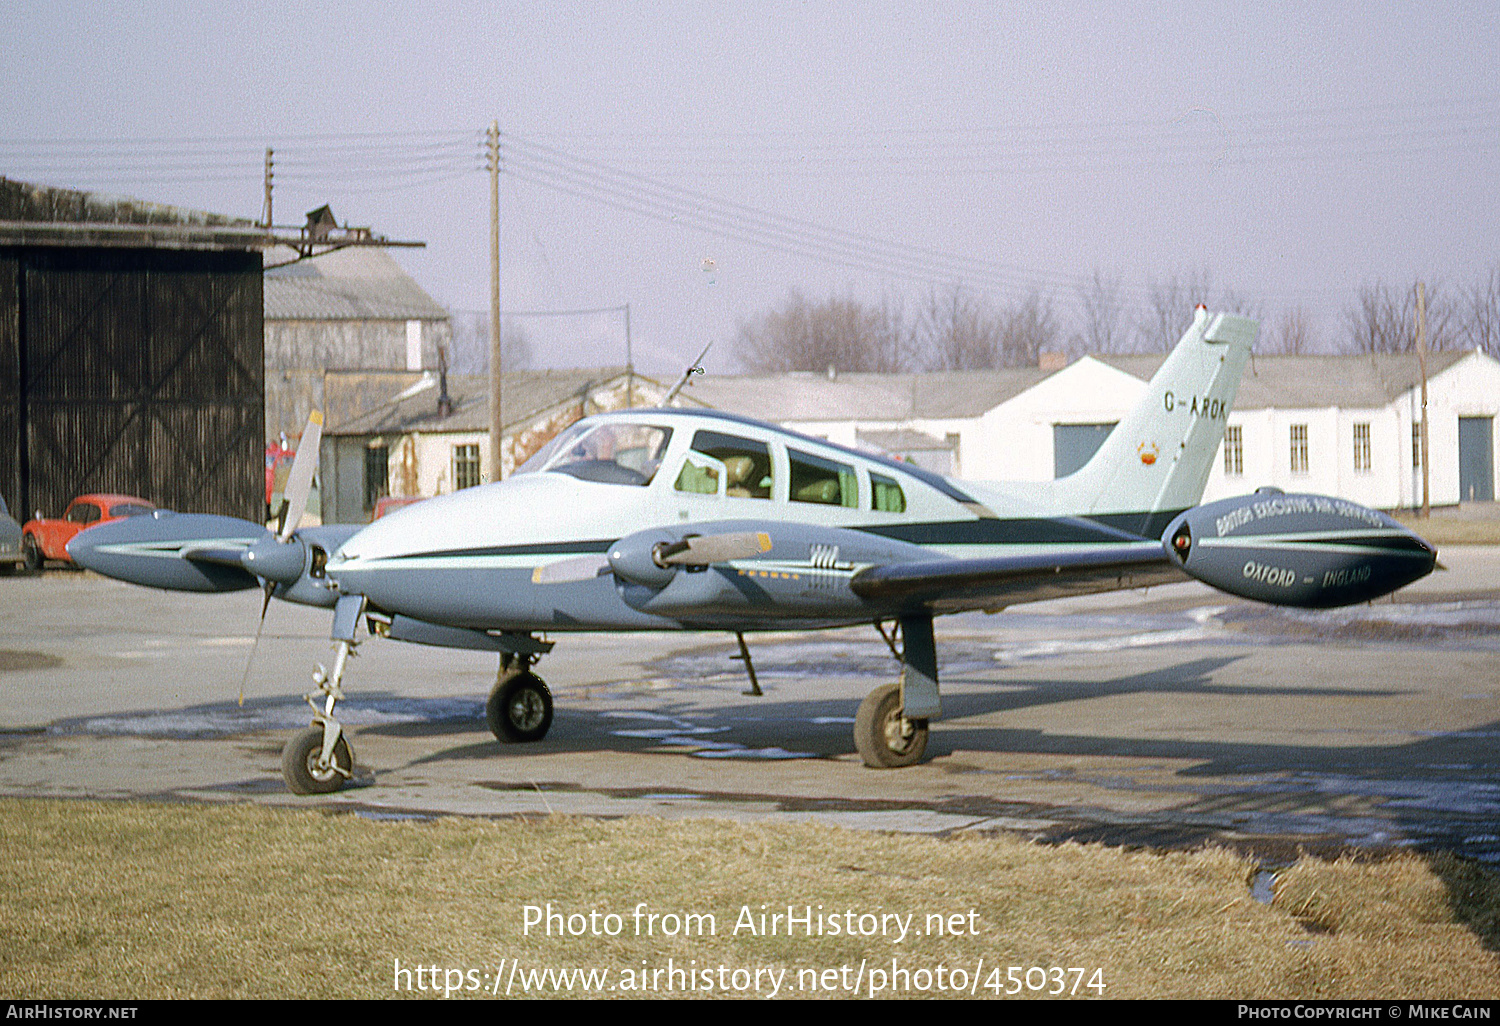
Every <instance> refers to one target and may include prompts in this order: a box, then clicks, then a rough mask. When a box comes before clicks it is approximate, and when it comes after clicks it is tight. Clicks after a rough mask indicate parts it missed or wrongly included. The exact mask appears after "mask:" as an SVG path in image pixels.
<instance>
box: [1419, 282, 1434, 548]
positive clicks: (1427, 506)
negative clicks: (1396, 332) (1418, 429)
mask: <svg viewBox="0 0 1500 1026" xmlns="http://www.w3.org/2000/svg"><path fill="white" fill-rule="evenodd" d="M1417 363H1418V365H1419V366H1420V367H1421V370H1422V518H1423V519H1424V520H1425V519H1426V518H1427V517H1429V516H1431V515H1432V499H1431V495H1430V493H1429V491H1428V488H1429V485H1430V483H1431V476H1430V475H1429V473H1428V469H1427V289H1426V287H1425V286H1424V285H1423V284H1422V283H1421V282H1420V281H1419V282H1417Z"/></svg>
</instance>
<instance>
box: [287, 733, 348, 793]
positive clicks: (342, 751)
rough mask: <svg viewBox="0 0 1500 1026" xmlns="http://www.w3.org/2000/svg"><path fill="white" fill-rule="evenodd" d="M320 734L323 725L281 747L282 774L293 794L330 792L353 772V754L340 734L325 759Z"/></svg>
mask: <svg viewBox="0 0 1500 1026" xmlns="http://www.w3.org/2000/svg"><path fill="white" fill-rule="evenodd" d="M323 734H324V730H323V728H322V727H319V726H314V727H308V728H307V729H306V730H304V731H302V732H301V733H299V734H298V735H297V736H296V737H294V738H292V739H291V740H290V741H288V742H287V743H286V747H285V748H283V749H282V750H281V775H282V777H283V778H284V779H285V780H286V786H287V790H289V791H291V792H292V793H293V794H332V793H333V792H334V791H337V790H339V789H340V788H342V787H343V786H344V783H345V782H346V781H347V780H349V778H350V777H352V776H353V775H354V757H353V756H352V755H350V753H349V742H347V741H345V740H344V736H343V734H340V735H339V738H338V740H337V741H335V742H334V743H333V751H332V752H331V753H330V755H329V757H328V758H327V759H326V760H325V759H324V758H323Z"/></svg>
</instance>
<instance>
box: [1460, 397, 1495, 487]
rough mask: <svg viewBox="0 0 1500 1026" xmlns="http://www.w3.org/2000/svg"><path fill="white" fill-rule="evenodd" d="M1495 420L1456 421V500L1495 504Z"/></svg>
mask: <svg viewBox="0 0 1500 1026" xmlns="http://www.w3.org/2000/svg"><path fill="white" fill-rule="evenodd" d="M1494 443H1495V418H1494V417H1459V418H1458V499H1459V501H1460V502H1494V501H1495V445H1494Z"/></svg>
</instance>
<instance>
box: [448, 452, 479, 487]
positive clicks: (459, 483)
mask: <svg viewBox="0 0 1500 1026" xmlns="http://www.w3.org/2000/svg"><path fill="white" fill-rule="evenodd" d="M477 484H479V443H478V442H471V443H469V444H468V445H455V446H454V447H453V490H454V491H458V490H459V489H461V488H473V487H474V486H475V485H477Z"/></svg>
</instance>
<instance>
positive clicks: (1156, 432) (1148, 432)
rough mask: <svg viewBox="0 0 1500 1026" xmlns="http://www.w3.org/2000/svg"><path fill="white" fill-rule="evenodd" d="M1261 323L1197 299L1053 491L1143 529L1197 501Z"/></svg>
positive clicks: (1152, 532)
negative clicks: (1138, 390)
mask: <svg viewBox="0 0 1500 1026" xmlns="http://www.w3.org/2000/svg"><path fill="white" fill-rule="evenodd" d="M1259 327H1260V325H1259V324H1258V323H1257V322H1256V321H1253V320H1250V319H1248V318H1245V317H1236V316H1234V315H1232V314H1210V313H1209V312H1208V311H1207V310H1205V309H1204V308H1203V307H1199V308H1198V314H1197V316H1196V317H1194V319H1193V323H1192V326H1191V327H1189V328H1188V330H1187V332H1186V333H1185V334H1184V335H1183V336H1182V340H1181V341H1179V342H1178V343H1177V347H1176V348H1175V349H1173V350H1172V352H1171V354H1170V355H1169V356H1168V357H1167V359H1166V362H1164V363H1163V364H1162V365H1161V368H1160V369H1159V370H1157V372H1156V374H1155V376H1154V377H1152V379H1151V382H1150V383H1149V384H1148V385H1147V386H1146V393H1145V395H1144V396H1143V397H1142V399H1141V401H1140V402H1139V403H1138V404H1136V407H1135V408H1134V409H1133V410H1131V411H1130V413H1129V414H1127V415H1126V416H1125V418H1124V419H1123V420H1121V421H1120V423H1119V424H1117V425H1116V426H1115V429H1114V430H1113V431H1111V432H1110V435H1109V437H1108V438H1106V439H1105V440H1104V444H1103V445H1101V446H1100V447H1099V451H1098V452H1096V453H1094V456H1093V458H1092V459H1090V460H1089V461H1088V463H1086V464H1084V466H1083V467H1082V468H1081V469H1080V470H1078V471H1077V473H1074V474H1072V475H1070V476H1068V477H1065V478H1063V479H1062V480H1060V481H1058V482H1057V485H1056V487H1057V489H1058V491H1057V493H1056V498H1057V499H1058V501H1059V502H1060V504H1062V505H1063V506H1064V507H1065V508H1067V509H1070V510H1072V511H1074V512H1076V513H1079V514H1082V515H1084V516H1106V515H1111V514H1113V515H1114V516H1111V517H1110V519H1111V520H1112V521H1115V522H1116V523H1115V526H1118V527H1121V528H1124V529H1126V530H1130V531H1133V532H1135V533H1137V534H1141V535H1143V536H1146V537H1155V536H1156V535H1159V534H1160V533H1161V530H1162V528H1163V527H1164V526H1165V524H1166V521H1167V520H1169V519H1170V518H1171V516H1175V515H1176V514H1177V513H1179V512H1181V511H1182V510H1184V509H1187V508H1188V507H1189V506H1194V505H1197V503H1198V500H1199V499H1201V498H1202V497H1203V488H1204V485H1206V484H1207V483H1208V475H1209V471H1210V470H1212V469H1213V460H1214V457H1215V455H1216V454H1217V453H1218V451H1219V443H1220V442H1222V441H1223V440H1224V423H1225V420H1226V418H1227V417H1228V415H1229V408H1230V405H1231V404H1232V403H1233V402H1234V396H1235V393H1236V392H1238V391H1239V387H1240V374H1241V373H1242V372H1243V371H1244V369H1245V361H1246V359H1247V358H1248V357H1249V355H1250V346H1251V345H1252V344H1253V343H1254V341H1255V335H1256V332H1257V331H1258V330H1259Z"/></svg>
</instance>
